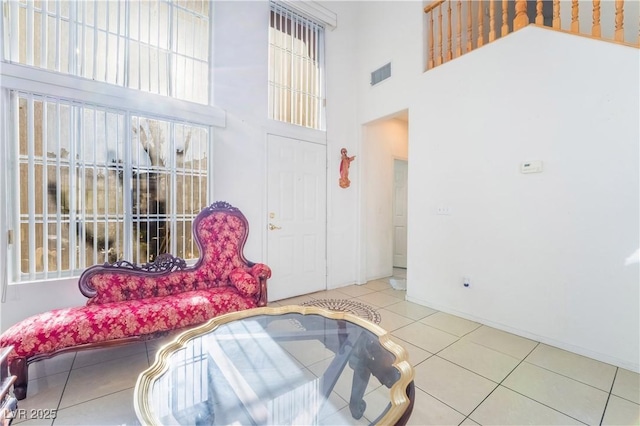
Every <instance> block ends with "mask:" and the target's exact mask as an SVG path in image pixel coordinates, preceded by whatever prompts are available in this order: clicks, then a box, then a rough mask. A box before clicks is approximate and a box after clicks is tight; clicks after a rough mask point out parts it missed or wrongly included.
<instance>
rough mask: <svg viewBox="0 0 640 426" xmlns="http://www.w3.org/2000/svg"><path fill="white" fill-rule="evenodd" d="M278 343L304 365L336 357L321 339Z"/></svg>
mask: <svg viewBox="0 0 640 426" xmlns="http://www.w3.org/2000/svg"><path fill="white" fill-rule="evenodd" d="M278 344H279V345H280V346H282V347H283V348H284V349H285V350H286V351H287V352H289V353H290V354H291V355H292V356H293V358H294V359H296V360H297V361H298V362H299V363H300V364H302V365H303V366H309V365H311V364H315V363H318V362H320V361H322V360H325V359H333V358H334V353H333V352H331V351H330V350H329V349H327V348H326V347H325V346H324V345H323V344H322V343H321V342H320V341H319V340H306V341H290V342H278Z"/></svg>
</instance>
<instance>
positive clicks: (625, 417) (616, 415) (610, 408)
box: [602, 395, 640, 426]
mask: <svg viewBox="0 0 640 426" xmlns="http://www.w3.org/2000/svg"><path fill="white" fill-rule="evenodd" d="M602 424H603V425H612V426H613V425H616V426H620V425H635V426H637V425H638V424H640V405H638V404H636V403H633V402H631V401H627V400H626V399H622V398H618V397H617V396H615V395H611V397H610V398H609V402H608V403H607V409H606V411H605V413H604V418H603V419H602Z"/></svg>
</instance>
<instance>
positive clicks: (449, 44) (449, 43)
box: [447, 0, 453, 61]
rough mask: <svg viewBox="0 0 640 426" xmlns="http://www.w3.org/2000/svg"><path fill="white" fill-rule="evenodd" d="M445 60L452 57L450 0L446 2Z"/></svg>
mask: <svg viewBox="0 0 640 426" xmlns="http://www.w3.org/2000/svg"><path fill="white" fill-rule="evenodd" d="M447 5H448V7H447V61H450V60H451V59H453V50H452V49H451V42H452V41H453V36H452V31H451V0H449V1H448V2H447Z"/></svg>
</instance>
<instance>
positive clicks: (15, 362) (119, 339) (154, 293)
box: [0, 202, 271, 399]
mask: <svg viewBox="0 0 640 426" xmlns="http://www.w3.org/2000/svg"><path fill="white" fill-rule="evenodd" d="M248 231H249V227H248V223H247V220H246V218H245V217H244V215H243V214H242V213H241V212H240V210H238V209H237V208H235V207H232V206H231V205H229V204H228V203H225V202H216V203H214V204H213V205H211V206H210V207H208V208H206V209H204V210H203V211H202V212H201V213H200V214H199V215H198V216H197V217H196V219H195V220H194V222H193V232H194V238H195V240H196V242H197V244H198V247H199V248H200V259H199V260H198V262H197V263H196V264H195V265H194V266H191V267H189V266H187V265H186V262H185V261H184V260H183V259H180V258H176V257H173V256H171V255H169V254H165V255H161V256H158V258H157V259H156V261H155V262H153V263H149V264H145V265H142V266H137V265H133V264H131V263H129V262H125V261H120V262H117V263H115V264H113V265H110V264H105V265H96V266H92V267H90V268H88V269H87V270H86V271H84V273H83V274H82V276H81V277H80V280H79V283H78V285H79V287H80V291H81V292H82V294H83V295H85V296H87V297H88V298H89V300H88V301H87V304H86V305H85V306H80V307H73V308H66V309H56V310H53V311H49V312H44V313H41V314H38V315H34V316H32V317H29V318H27V319H25V320H23V321H21V322H19V323H17V324H14V325H13V326H11V327H10V328H9V329H8V330H6V331H5V332H4V333H3V334H2V335H1V336H0V346H2V347H6V346H10V345H12V346H13V347H14V350H13V352H12V353H11V355H10V357H9V369H10V371H11V374H13V375H16V376H17V380H16V383H15V385H14V393H15V395H16V397H17V398H18V399H24V398H25V397H26V395H27V381H28V365H29V364H30V363H32V362H35V361H38V360H41V359H45V358H50V357H52V356H54V355H58V354H60V353H63V352H68V351H76V350H80V349H92V348H96V347H105V346H111V345H115V344H121V343H127V342H133V341H140V340H146V339H150V338H154V337H158V336H162V335H165V334H166V333H167V332H168V331H171V330H177V329H180V328H184V327H189V326H194V325H196V324H200V323H203V322H205V321H207V320H208V319H210V318H213V317H215V316H217V315H221V314H224V313H227V312H233V311H239V310H243V309H250V308H255V307H259V306H265V305H266V304H267V279H268V278H269V277H270V276H271V270H270V269H269V267H268V266H267V265H264V264H261V263H253V262H249V261H248V260H246V259H245V258H244V255H243V248H244V244H245V241H246V240H247V234H248Z"/></svg>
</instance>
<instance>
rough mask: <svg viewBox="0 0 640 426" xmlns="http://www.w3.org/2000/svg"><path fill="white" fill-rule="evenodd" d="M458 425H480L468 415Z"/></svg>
mask: <svg viewBox="0 0 640 426" xmlns="http://www.w3.org/2000/svg"><path fill="white" fill-rule="evenodd" d="M460 426H480V425H479V424H478V423H476V422H474V421H473V420H471V419H470V418H469V417H467V418H466V419H464V421H463V422H462V423H460Z"/></svg>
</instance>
